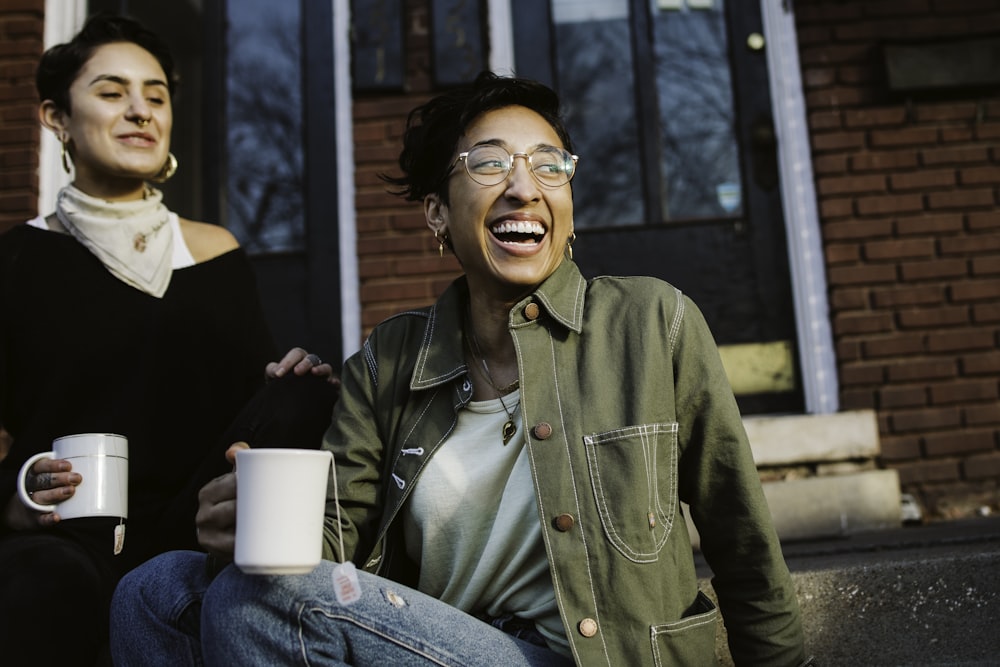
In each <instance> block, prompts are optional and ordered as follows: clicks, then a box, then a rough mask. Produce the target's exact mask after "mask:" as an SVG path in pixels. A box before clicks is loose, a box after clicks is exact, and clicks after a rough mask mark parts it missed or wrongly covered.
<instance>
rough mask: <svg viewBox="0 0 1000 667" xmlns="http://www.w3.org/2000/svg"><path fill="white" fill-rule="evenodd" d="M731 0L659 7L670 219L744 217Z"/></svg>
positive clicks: (660, 82) (657, 24) (660, 77)
mask: <svg viewBox="0 0 1000 667" xmlns="http://www.w3.org/2000/svg"><path fill="white" fill-rule="evenodd" d="M722 4H723V0H701V1H700V2H688V3H687V4H686V5H685V4H684V3H681V2H675V3H671V2H660V3H658V5H659V6H660V7H666V6H670V5H674V6H676V7H678V9H675V10H671V9H657V8H655V6H654V9H653V12H654V21H653V26H654V48H655V52H656V88H657V91H658V96H659V107H660V123H661V128H660V129H661V136H662V141H663V145H662V152H661V154H662V160H663V167H662V168H663V174H662V177H663V192H664V201H665V208H666V214H667V215H666V217H667V219H668V220H677V219H685V218H687V219H690V218H717V217H725V216H740V215H741V214H742V211H743V207H742V197H741V196H740V191H741V188H740V172H739V155H738V150H737V145H736V136H735V131H734V123H735V112H734V109H733V88H732V81H731V79H730V72H729V49H728V45H727V40H726V25H725V16H724V14H723V6H722Z"/></svg>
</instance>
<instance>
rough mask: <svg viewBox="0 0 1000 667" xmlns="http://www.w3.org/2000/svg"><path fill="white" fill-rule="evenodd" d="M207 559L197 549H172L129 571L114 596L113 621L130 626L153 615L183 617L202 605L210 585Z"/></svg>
mask: <svg viewBox="0 0 1000 667" xmlns="http://www.w3.org/2000/svg"><path fill="white" fill-rule="evenodd" d="M206 559H207V556H206V555H205V554H203V553H198V552H195V551H170V552H167V553H165V554H161V555H159V556H157V557H155V558H152V559H150V560H148V561H146V562H145V563H143V564H142V565H140V566H138V567H137V568H135V569H134V570H132V571H131V572H129V573H127V574H126V575H125V576H124V577H122V579H121V581H119V582H118V586H117V588H116V589H115V593H114V597H113V599H112V603H111V618H112V624H113V625H116V626H118V627H122V626H125V627H127V626H128V625H130V622H131V621H132V620H134V619H136V618H138V617H140V616H143V617H145V616H150V615H152V616H155V617H157V618H159V619H160V620H161V621H164V622H167V621H169V620H170V619H177V618H179V617H181V616H182V615H183V613H184V611H185V609H187V608H188V607H190V606H191V605H192V604H196V603H197V604H200V601H201V597H202V595H203V594H204V591H205V589H206V588H207V587H208V584H209V577H208V570H207V563H206Z"/></svg>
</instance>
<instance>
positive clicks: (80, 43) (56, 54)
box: [35, 12, 177, 113]
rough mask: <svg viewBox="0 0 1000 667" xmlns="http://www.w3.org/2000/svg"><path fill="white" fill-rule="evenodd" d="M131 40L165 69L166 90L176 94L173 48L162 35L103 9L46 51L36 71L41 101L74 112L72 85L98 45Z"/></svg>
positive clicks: (171, 94) (36, 81)
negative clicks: (68, 36) (73, 34)
mask: <svg viewBox="0 0 1000 667" xmlns="http://www.w3.org/2000/svg"><path fill="white" fill-rule="evenodd" d="M118 42H131V43H132V44H135V45H137V46H139V47H141V48H143V49H145V50H147V51H149V53H150V54H152V56H153V57H154V58H156V60H157V62H159V63H160V67H162V68H163V73H164V74H165V75H166V76H167V89H168V90H169V91H170V96H171V97H173V94H174V89H175V88H176V87H177V81H176V80H175V78H174V59H173V56H171V55H170V48H169V47H168V46H167V43H166V42H164V41H163V40H162V39H160V37H159V36H158V35H157V34H156V33H154V32H152V31H151V30H148V29H147V28H145V27H144V26H143V25H142V24H140V23H139V22H138V21H135V20H134V19H130V18H127V17H124V16H118V15H115V14H111V13H108V12H101V13H99V14H95V15H94V16H92V17H90V18H89V19H88V20H87V22H86V23H85V24H84V26H83V28H81V29H80V32H78V33H77V34H76V35H75V36H74V37H73V39H71V40H70V41H68V42H66V43H65V44H56V45H55V46H53V47H52V48H50V49H49V50H47V51H46V52H45V53H44V54H42V58H41V60H40V61H39V63H38V70H37V71H36V73H35V87H36V88H37V89H38V96H39V98H40V100H41V101H45V100H52V101H53V102H54V103H55V105H56V107H58V108H59V109H62V110H63V111H65V112H67V113H71V112H72V108H71V106H70V99H69V88H70V86H71V85H72V84H73V81H75V80H76V77H77V76H79V74H80V70H81V69H83V66H84V65H85V64H86V63H87V61H88V60H90V58H91V57H92V56H93V55H94V51H96V50H97V49H98V47H101V46H104V45H105V44H115V43H118Z"/></svg>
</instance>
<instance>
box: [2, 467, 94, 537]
mask: <svg viewBox="0 0 1000 667" xmlns="http://www.w3.org/2000/svg"><path fill="white" fill-rule="evenodd" d="M82 481H83V477H82V476H81V475H80V473H77V472H73V466H72V464H70V462H69V461H66V460H65V459H57V458H54V457H53V454H52V452H42V453H40V454H35V455H34V456H32V457H31V458H30V459H28V460H27V461H26V462H25V464H24V465H23V466H22V467H21V472H20V474H19V476H18V479H17V492H18V496H19V498H20V500H21V503H22V504H23V505H24V506H25V507H27V508H28V509H30V510H34V511H35V512H39V513H41V515H42V516H40V517H39V523H40V524H41V525H51V524H53V523H56V522H57V521H58V520H59V516H58V514H55V512H56V509H57V507H56V505H57V503H61V502H63V501H64V500H67V499H69V498H72V497H73V494H74V493H76V487H77V486H78V485H79V484H80V482H82Z"/></svg>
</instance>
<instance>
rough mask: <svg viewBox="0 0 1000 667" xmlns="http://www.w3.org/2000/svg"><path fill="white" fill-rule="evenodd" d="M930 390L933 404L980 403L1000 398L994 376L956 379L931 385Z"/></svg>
mask: <svg viewBox="0 0 1000 667" xmlns="http://www.w3.org/2000/svg"><path fill="white" fill-rule="evenodd" d="M930 390H931V403H932V404H934V405H949V404H954V403H981V402H984V401H991V400H993V401H995V400H997V398H1000V388H998V381H997V379H996V378H989V379H982V380H964V379H963V380H956V381H954V382H949V383H947V384H934V385H931V387H930Z"/></svg>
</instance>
